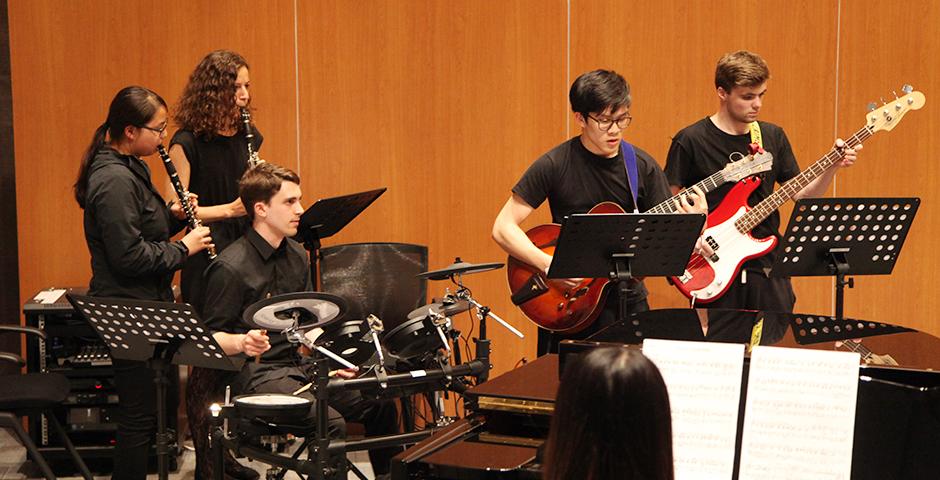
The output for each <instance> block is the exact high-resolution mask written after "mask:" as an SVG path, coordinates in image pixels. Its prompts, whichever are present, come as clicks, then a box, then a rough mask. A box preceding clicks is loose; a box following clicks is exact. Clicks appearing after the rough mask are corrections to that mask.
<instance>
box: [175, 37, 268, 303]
mask: <svg viewBox="0 0 940 480" xmlns="http://www.w3.org/2000/svg"><path fill="white" fill-rule="evenodd" d="M249 87H250V79H249V75H248V62H246V61H245V58H244V57H242V56H241V55H239V54H238V53H235V52H232V51H229V50H216V51H214V52H210V53H209V54H208V55H206V56H205V57H204V58H203V59H202V60H201V61H200V62H199V65H197V66H196V69H195V70H194V71H193V73H192V75H190V77H189V82H188V83H187V84H186V87H185V88H184V89H183V94H182V96H181V97H180V100H179V103H178V104H177V106H176V112H175V114H174V116H173V120H174V121H175V122H176V124H177V126H178V127H179V130H177V132H176V134H174V135H173V138H172V139H171V140H170V158H171V159H172V160H173V164H174V165H175V166H176V171H177V172H178V173H179V178H180V181H181V182H182V183H183V187H184V188H186V189H187V190H188V191H190V192H192V193H195V194H197V195H198V196H199V206H200V209H199V214H200V215H199V216H200V219H201V220H202V221H203V222H204V223H208V224H210V225H209V227H210V229H211V230H212V238H213V239H214V240H215V245H216V251H217V252H221V251H222V250H224V249H225V247H227V246H228V245H229V244H230V243H232V242H233V241H235V240H236V239H238V238H239V237H241V236H242V234H243V233H244V232H245V229H246V228H247V226H248V221H247V219H246V218H245V208H244V207H243V206H242V202H241V200H239V198H238V179H240V178H241V176H242V174H243V173H245V170H246V169H247V166H248V140H247V139H246V134H245V127H244V123H243V122H242V119H241V110H242V108H249V104H250V103H251V95H250V93H249ZM252 133H253V135H254V138H253V139H252V148H253V149H254V150H258V149H259V148H260V147H261V142H262V138H261V134H260V133H259V132H258V131H257V129H255V128H254V127H252ZM168 188H170V190H168V191H170V192H173V190H172V185H169V184H168ZM171 197H172V195H171ZM208 264H209V258H208V256H207V255H198V256H194V257H193V258H191V259H190V260H189V261H187V263H186V266H185V267H184V268H183V272H182V275H181V279H180V284H181V285H180V287H181V290H182V292H181V293H182V295H183V300H184V301H186V302H190V303H196V304H197V306H198V302H199V292H200V291H201V284H202V272H203V271H204V270H205V269H206V266H208Z"/></svg>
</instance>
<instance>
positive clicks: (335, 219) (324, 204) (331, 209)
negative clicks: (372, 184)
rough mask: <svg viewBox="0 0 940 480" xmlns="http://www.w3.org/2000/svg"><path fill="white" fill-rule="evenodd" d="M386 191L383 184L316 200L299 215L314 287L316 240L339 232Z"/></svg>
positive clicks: (299, 234) (318, 249)
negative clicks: (378, 186)
mask: <svg viewBox="0 0 940 480" xmlns="http://www.w3.org/2000/svg"><path fill="white" fill-rule="evenodd" d="M386 190H388V189H387V188H385V187H383V188H378V189H375V190H369V191H366V192H359V193H351V194H349V195H342V196H339V197H332V198H324V199H320V200H317V201H316V203H314V204H313V205H311V206H310V208H308V209H307V210H306V211H305V212H304V213H303V215H301V216H300V226H299V227H298V229H297V235H298V236H299V237H300V238H301V239H302V240H303V244H304V248H306V249H307V250H308V251H309V252H310V280H311V282H312V283H313V289H314V290H316V289H317V283H318V282H317V261H318V260H319V254H320V240H322V239H324V238H327V237H332V236H333V235H336V234H337V233H339V231H340V230H342V229H343V228H345V227H346V225H349V222H351V221H353V219H354V218H356V217H357V216H359V214H360V213H362V212H363V210H365V209H366V208H369V205H372V202H374V201H376V199H378V198H379V197H380V196H382V194H383V193H385V191H386Z"/></svg>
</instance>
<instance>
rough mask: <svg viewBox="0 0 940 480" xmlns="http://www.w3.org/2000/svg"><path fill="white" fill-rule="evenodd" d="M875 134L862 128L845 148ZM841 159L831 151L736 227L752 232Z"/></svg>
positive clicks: (737, 223) (739, 220) (761, 204)
mask: <svg viewBox="0 0 940 480" xmlns="http://www.w3.org/2000/svg"><path fill="white" fill-rule="evenodd" d="M873 134H874V132H873V131H872V130H871V129H870V128H869V127H868V126H865V127H862V129H861V130H859V131H857V132H855V135H852V136H851V137H849V139H848V140H846V141H845V148H855V147H857V146H858V145H860V144H861V143H862V142H863V141H865V140H867V139H868V137H870V136H872V135H873ZM841 158H842V153H841V152H840V151H839V150H837V149H836V148H833V149H832V150H829V153H827V154H825V155H824V156H823V157H822V158H820V159H819V160H816V163H814V164H812V165H810V166H809V168H807V169H806V170H803V171H802V172H800V174H799V175H797V176H795V177H793V178H791V179H790V180H788V181H787V182H786V183H784V184H783V185H782V186H781V187H780V188H778V189H777V190H776V191H775V192H774V193H772V194H771V195H770V196H769V197H767V198H765V199H764V200H763V201H761V202H760V203H758V204H757V205H755V206H754V208H752V209H751V210H749V211H748V212H747V213H745V214H744V215H742V216H741V218H739V219H738V220H737V221H735V222H734V226H735V227H736V228H737V230H738V231H739V232H741V233H748V232H750V231H751V230H752V229H753V228H754V227H756V226H757V225H759V224H760V223H761V222H763V221H764V219H765V218H767V217H768V216H769V215H770V214H771V213H773V212H775V211H776V210H777V209H778V208H780V206H781V205H783V204H784V203H786V202H787V201H788V200H790V199H791V198H793V197H794V196H795V195H796V194H797V193H799V192H800V190H803V189H804V188H806V186H807V185H809V184H810V183H811V182H812V181H813V180H816V179H817V178H819V177H820V176H821V175H822V174H823V172H825V171H826V170H828V169H829V167H831V166H833V165H834V164H835V163H836V162H838V161H839V160H840V159H841Z"/></svg>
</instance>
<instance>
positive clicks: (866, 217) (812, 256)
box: [771, 197, 920, 321]
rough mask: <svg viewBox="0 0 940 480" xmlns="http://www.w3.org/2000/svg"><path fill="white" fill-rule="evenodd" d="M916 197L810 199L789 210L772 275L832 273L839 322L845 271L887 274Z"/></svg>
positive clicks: (914, 210) (904, 235) (907, 227)
mask: <svg viewBox="0 0 940 480" xmlns="http://www.w3.org/2000/svg"><path fill="white" fill-rule="evenodd" d="M919 206H920V199H919V198H916V197H911V198H811V199H804V200H800V201H798V202H797V203H796V206H795V207H794V209H793V214H791V215H790V223H789V224H788V225H787V229H786V230H785V231H784V232H785V233H784V235H783V244H782V245H780V246H779V247H778V248H777V251H778V252H779V253H778V255H777V259H776V260H775V261H774V265H773V269H772V270H771V274H772V275H773V276H776V277H818V276H831V275H834V276H835V277H836V286H835V289H836V314H835V319H836V320H837V321H841V320H844V319H845V317H844V314H843V312H844V310H843V307H844V301H845V286H846V285H848V286H849V288H852V287H853V286H854V281H853V280H852V279H848V280H846V278H845V277H846V275H887V274H889V273H891V271H892V270H894V264H895V263H896V262H897V260H898V256H899V255H900V253H901V247H902V246H903V245H904V239H905V238H907V233H908V232H909V231H910V228H911V223H912V222H913V221H914V215H915V214H916V213H917V208H918V207H919Z"/></svg>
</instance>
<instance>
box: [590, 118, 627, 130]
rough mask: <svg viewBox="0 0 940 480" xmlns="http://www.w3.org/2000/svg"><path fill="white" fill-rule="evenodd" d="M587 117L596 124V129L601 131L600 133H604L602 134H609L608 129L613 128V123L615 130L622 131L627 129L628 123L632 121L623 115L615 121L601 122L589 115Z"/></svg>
mask: <svg viewBox="0 0 940 480" xmlns="http://www.w3.org/2000/svg"><path fill="white" fill-rule="evenodd" d="M587 117H588V118H590V119H591V120H594V121H595V122H597V128H599V129H601V131H604V132H609V131H610V127H613V126H614V124H615V123H616V124H617V128H619V129H621V130H623V129H624V128H627V127H629V126H630V122H632V121H633V117H631V116H630V115H624V116H622V117H620V118H618V119H616V120H601V119H598V118H594V117H592V116H591V114H590V113H589V114H588V115H587Z"/></svg>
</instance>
